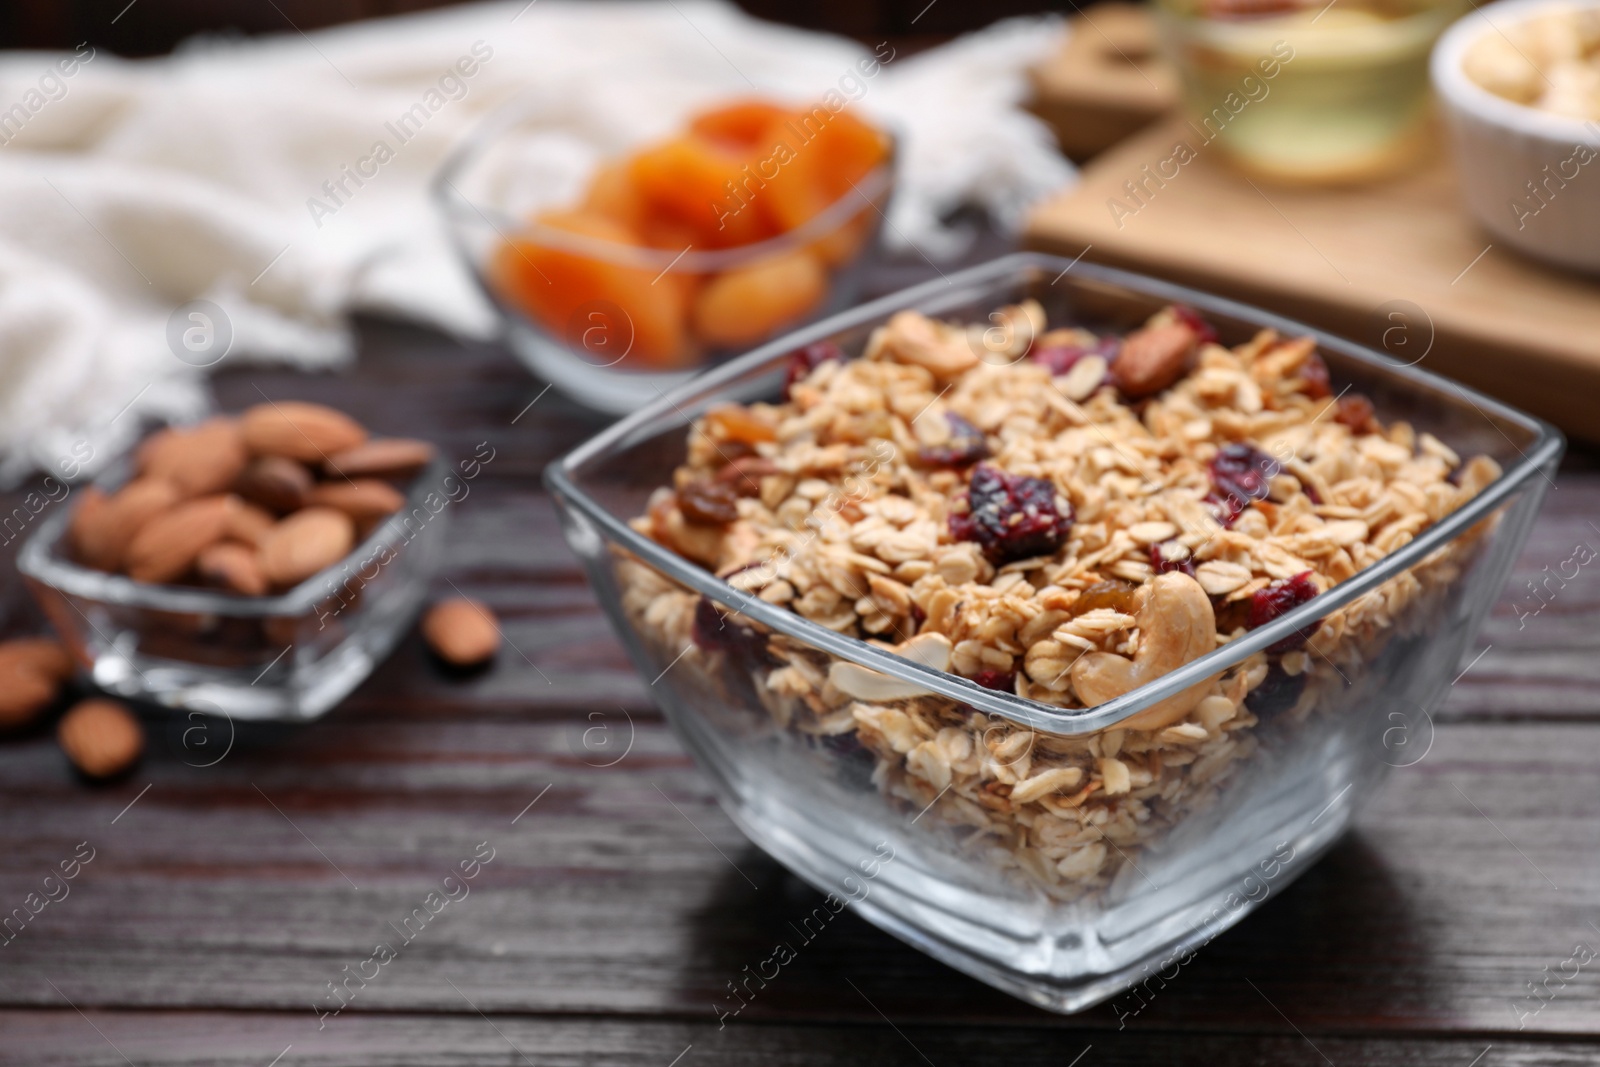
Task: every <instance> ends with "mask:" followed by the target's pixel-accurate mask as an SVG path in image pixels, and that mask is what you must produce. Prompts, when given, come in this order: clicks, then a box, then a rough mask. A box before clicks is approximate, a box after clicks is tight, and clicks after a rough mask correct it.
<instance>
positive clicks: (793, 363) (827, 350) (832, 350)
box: [783, 341, 844, 400]
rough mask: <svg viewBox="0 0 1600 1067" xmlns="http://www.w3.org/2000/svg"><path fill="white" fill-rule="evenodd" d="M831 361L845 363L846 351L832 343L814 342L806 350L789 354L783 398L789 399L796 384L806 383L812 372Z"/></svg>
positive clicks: (800, 349) (798, 349) (798, 350)
mask: <svg viewBox="0 0 1600 1067" xmlns="http://www.w3.org/2000/svg"><path fill="white" fill-rule="evenodd" d="M829 360H838V361H839V362H840V363H843V362H844V350H843V349H841V348H840V347H839V346H838V345H836V344H834V343H833V342H832V341H813V342H812V343H811V344H809V345H806V346H805V347H804V348H797V349H795V350H794V351H793V352H790V353H789V369H788V371H787V373H786V374H785V375H784V379H783V398H784V399H785V400H788V399H789V390H790V389H792V388H794V384H795V383H796V382H800V381H804V380H805V379H806V378H809V377H810V376H811V372H812V371H814V370H816V369H817V368H818V367H820V366H822V365H823V364H824V363H827V362H828V361H829Z"/></svg>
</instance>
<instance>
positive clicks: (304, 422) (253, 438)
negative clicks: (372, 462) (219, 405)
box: [239, 400, 367, 463]
mask: <svg viewBox="0 0 1600 1067" xmlns="http://www.w3.org/2000/svg"><path fill="white" fill-rule="evenodd" d="M239 425H240V428H241V430H242V431H243V433H244V443H245V447H247V448H248V449H249V450H250V452H251V454H252V455H257V456H286V457H288V458H289V459H298V460H300V461H302V462H305V463H323V462H325V461H326V460H327V458H328V457H329V456H332V455H335V454H337V453H340V452H347V451H349V450H350V449H352V448H355V447H356V446H357V445H359V444H361V443H362V442H364V441H366V439H367V431H366V430H365V429H363V428H362V426H361V424H360V423H358V422H356V421H355V420H354V419H352V418H351V417H350V416H348V415H346V414H345V413H344V412H342V411H335V410H334V409H333V408H330V407H326V406H324V405H322V404H307V403H305V402H303V401H299V400H280V401H276V402H269V403H266V404H257V405H256V406H255V407H253V408H250V409H249V410H247V411H246V412H245V413H244V415H243V417H242V418H241V419H240V424H239Z"/></svg>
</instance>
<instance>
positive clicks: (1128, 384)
mask: <svg viewBox="0 0 1600 1067" xmlns="http://www.w3.org/2000/svg"><path fill="white" fill-rule="evenodd" d="M1195 341H1196V337H1195V332H1194V331H1193V330H1191V329H1190V328H1189V327H1188V326H1187V325H1185V324H1184V323H1181V322H1171V323H1167V324H1166V325H1164V326H1146V327H1145V328H1144V329H1142V330H1135V331H1134V332H1133V333H1130V334H1129V335H1128V337H1127V339H1126V340H1125V341H1123V342H1122V350H1121V351H1120V352H1118V353H1117V358H1116V361H1115V362H1114V363H1112V364H1111V375H1112V378H1113V379H1115V381H1116V385H1117V388H1118V389H1119V390H1121V392H1122V395H1123V396H1125V397H1127V398H1128V399H1129V400H1141V399H1143V398H1144V397H1147V396H1154V395H1155V394H1156V393H1159V392H1161V390H1163V389H1165V388H1166V387H1167V386H1169V385H1171V384H1172V383H1173V382H1175V381H1177V380H1178V379H1179V378H1181V377H1183V371H1184V368H1185V367H1186V366H1187V365H1188V363H1189V359H1190V357H1191V356H1193V355H1194V350H1195Z"/></svg>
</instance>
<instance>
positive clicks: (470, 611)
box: [422, 597, 500, 667]
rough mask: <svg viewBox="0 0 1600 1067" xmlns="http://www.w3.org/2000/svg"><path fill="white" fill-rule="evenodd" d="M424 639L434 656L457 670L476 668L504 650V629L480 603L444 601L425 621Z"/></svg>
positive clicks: (423, 623) (423, 621)
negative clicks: (501, 635) (501, 646)
mask: <svg viewBox="0 0 1600 1067" xmlns="http://www.w3.org/2000/svg"><path fill="white" fill-rule="evenodd" d="M422 639H423V640H424V641H426V642H427V645H428V647H429V648H430V649H432V650H433V653H434V655H436V656H438V657H439V658H440V659H442V660H444V661H445V662H446V663H448V664H450V665H451V666H453V667H473V666H477V665H478V664H480V663H486V662H488V661H489V660H490V659H492V658H494V654H495V653H496V652H497V651H499V649H500V626H499V624H498V623H496V622H495V618H494V613H493V612H491V611H490V610H489V608H488V606H487V605H486V604H484V603H483V602H482V601H478V600H469V599H467V598H465V597H458V598H454V599H451V600H441V601H439V603H437V604H435V605H434V606H433V607H431V608H429V609H428V613H427V614H426V615H424V616H423V617H422Z"/></svg>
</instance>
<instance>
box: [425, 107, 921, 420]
mask: <svg viewBox="0 0 1600 1067" xmlns="http://www.w3.org/2000/svg"><path fill="white" fill-rule="evenodd" d="M559 110H560V109H557V111H558V112H559ZM570 121H571V119H570V115H568V116H566V117H564V118H557V117H552V115H551V108H550V101H549V100H547V99H545V98H543V97H542V96H530V97H524V98H521V99H518V100H513V101H512V102H511V103H509V104H507V105H506V106H505V107H503V108H502V109H501V110H499V111H498V112H496V113H495V114H493V115H491V116H490V117H489V118H488V119H487V120H485V122H484V124H483V126H482V127H480V128H479V129H478V130H476V131H475V132H474V134H473V135H472V136H471V137H470V138H469V139H468V140H467V141H466V142H465V143H464V144H463V145H462V146H461V148H459V149H458V150H457V151H456V152H455V153H454V154H453V155H452V156H451V157H450V158H449V159H447V160H446V161H445V163H444V165H443V166H442V167H441V168H440V170H439V173H438V174H437V175H436V176H435V178H434V181H433V186H432V197H433V201H434V204H435V206H436V207H437V208H438V210H439V212H440V213H441V215H442V217H443V219H444V223H445V226H446V227H447V229H448V230H449V233H450V237H451V239H452V242H453V244H454V245H455V247H456V249H457V250H458V251H459V252H460V253H461V256H462V258H463V259H464V261H465V263H466V265H467V268H468V269H469V270H470V271H471V273H472V276H473V277H474V278H475V279H476V280H477V282H478V284H479V286H480V287H481V288H482V290H483V292H484V294H485V295H486V296H487V297H488V298H489V301H490V302H491V303H492V304H493V305H494V307H495V309H496V310H497V311H498V313H499V315H500V318H501V321H502V323H503V325H504V329H505V337H506V341H507V343H508V344H509V345H510V347H511V350H512V351H513V352H514V353H515V354H516V355H517V357H518V358H519V359H521V360H522V362H523V363H524V364H526V365H527V367H528V368H529V369H530V370H532V371H533V372H534V373H535V374H537V375H538V376H539V377H540V378H542V379H543V380H545V381H548V382H550V383H551V384H553V385H554V386H555V387H556V388H557V389H560V390H561V391H562V392H564V393H567V394H568V395H569V396H571V397H573V398H574V399H576V400H578V401H579V402H581V403H583V404H585V405H587V406H589V407H591V408H593V409H595V410H597V411H604V412H607V413H610V414H613V415H621V414H626V413H629V412H632V411H635V410H637V409H638V408H639V407H640V406H642V405H643V404H646V403H648V402H650V401H652V400H655V399H657V398H658V397H659V396H660V395H661V394H662V393H663V392H664V391H666V390H667V389H670V388H673V387H674V386H677V385H679V384H681V383H683V382H684V381H686V380H687V379H688V378H689V377H691V376H692V375H693V373H694V372H695V371H696V370H699V369H701V368H703V367H705V366H708V365H710V364H712V363H716V362H719V361H722V360H725V359H727V358H728V357H730V356H732V355H735V354H739V353H743V352H747V351H749V350H750V349H751V348H754V347H756V346H757V345H759V344H762V343H764V342H765V341H767V340H770V339H771V338H772V337H773V336H776V335H777V334H780V333H785V332H788V331H789V330H791V329H793V328H794V327H795V326H797V325H798V324H800V323H804V322H810V321H814V320H816V319H818V318H820V317H823V316H826V315H830V314H833V313H836V312H838V311H840V310H841V309H843V308H847V307H849V306H850V305H851V304H853V303H854V302H855V299H856V295H857V293H858V292H859V291H860V287H861V277H862V267H863V265H864V263H865V262H866V260H867V259H868V258H869V257H870V256H871V254H872V252H873V250H874V249H875V247H876V245H877V240H878V231H879V229H880V226H881V224H882V220H883V218H884V214H885V212H886V210H887V208H888V204H889V198H890V194H891V193H892V192H893V188H894V168H895V152H894V138H893V137H892V135H888V134H885V136H887V137H888V140H889V145H888V154H887V156H886V157H885V159H884V161H883V162H882V163H881V164H879V165H878V166H877V167H876V168H874V169H873V170H871V171H870V172H869V173H868V174H867V175H866V176H865V177H863V178H862V179H861V180H860V181H858V182H854V183H852V188H851V189H850V190H849V191H848V192H845V193H844V194H843V195H841V196H840V197H839V199H837V200H835V201H834V202H833V203H832V204H830V205H829V206H827V207H826V208H824V209H823V210H821V211H820V212H819V213H817V214H816V215H814V216H813V217H812V218H811V219H810V220H809V221H807V222H805V223H803V224H802V225H800V226H799V227H797V228H795V229H793V230H790V231H788V232H786V233H783V234H780V235H779V236H776V237H772V238H770V239H768V240H764V241H759V242H756V243H753V244H745V245H738V246H736V247H731V248H722V249H708V248H699V247H694V246H693V245H692V244H686V245H685V247H682V248H679V247H669V248H650V247H641V246H638V245H631V244H622V243H618V242H617V241H614V240H606V239H602V238H601V237H599V236H595V235H591V234H584V233H576V232H572V231H569V230H567V229H560V228H557V227H554V226H550V225H547V224H544V223H541V222H538V221H535V220H534V216H535V215H537V214H539V213H541V212H543V211H546V210H551V209H562V208H567V207H570V206H572V205H573V204H574V203H575V202H576V201H577V200H578V199H579V198H580V196H581V193H582V183H583V182H586V181H587V180H588V179H589V177H590V176H591V175H592V174H594V173H595V172H596V170H597V168H599V167H602V166H605V165H606V163H607V162H608V159H610V158H615V157H616V156H617V155H618V154H619V153H620V152H624V151H627V150H630V149H633V148H636V147H638V146H639V145H638V144H635V143H627V142H626V140H623V141H620V142H619V143H616V144H612V145H610V146H609V147H610V152H609V153H608V159H599V158H595V156H594V150H593V149H592V148H587V147H584V146H583V145H582V140H581V139H580V138H578V137H575V136H574V135H573V134H572V133H571V131H569V130H568V129H566V128H565V124H566V123H568V122H570ZM805 132H809V128H808V131H805ZM803 135H804V133H800V134H796V137H797V138H798V137H800V136H803ZM808 147H809V146H808V145H806V144H802V145H801V146H800V148H799V151H800V152H805V151H807V149H808ZM766 162H771V160H768V161H766ZM780 170H781V168H780ZM760 180H761V179H760V176H759V175H757V176H755V177H753V178H749V179H747V181H746V186H745V190H746V195H747V196H748V197H749V199H748V201H747V206H748V205H754V204H756V203H757V201H758V200H759V198H760V197H761V196H762V188H759V187H754V183H756V182H759V181H760ZM730 195H731V194H730ZM731 202H732V201H730V203H731ZM711 209H712V205H711V203H710V202H708V203H707V211H708V212H710V211H711ZM740 210H741V211H742V210H743V208H741V209H740ZM801 253H804V254H805V257H806V258H807V259H808V260H809V261H811V262H816V263H820V264H821V266H822V277H823V279H824V281H823V283H822V288H821V290H820V293H815V292H809V293H802V292H801V291H802V290H809V288H810V287H811V286H812V285H813V284H814V283H815V277H814V275H813V274H811V273H810V272H806V271H802V272H800V277H799V278H798V279H797V278H795V277H794V276H793V275H792V274H785V275H783V276H782V277H784V278H785V279H786V283H785V284H783V285H781V286H778V288H779V289H781V290H782V293H775V292H773V291H772V290H773V287H772V286H770V285H769V286H764V287H763V291H764V292H766V293H767V295H768V296H776V297H781V299H783V300H787V301H790V302H792V303H793V313H792V314H789V315H787V316H786V317H785V318H784V319H783V320H782V321H781V322H777V323H776V324H775V325H774V327H773V328H772V329H769V330H766V331H765V332H764V333H762V334H760V335H757V336H750V337H747V338H745V339H743V340H741V341H740V342H738V343H734V344H723V345H720V346H719V345H710V344H700V343H697V342H695V341H694V340H693V337H692V332H693V331H690V336H687V337H686V339H685V340H684V343H683V344H673V343H669V342H668V341H666V340H664V339H665V338H670V337H672V336H674V335H675V334H676V330H675V327H674V326H673V324H674V323H677V322H679V321H680V320H679V319H678V317H677V316H678V315H679V313H680V312H682V311H683V308H684V307H686V306H688V307H692V306H693V303H694V295H695V294H697V293H703V292H704V291H705V288H706V287H707V285H708V284H709V283H710V282H712V281H714V280H715V279H717V278H719V277H727V276H728V275H729V274H730V272H735V271H743V270H744V269H745V268H749V267H751V266H752V265H757V264H761V263H763V262H767V263H770V262H772V261H776V260H785V261H789V260H792V258H793V257H794V256H796V255H799V254H801ZM528 289H533V290H538V291H548V292H550V293H557V292H560V293H562V294H564V295H561V296H559V297H552V303H553V304H559V305H560V308H561V311H560V313H559V315H558V318H559V321H557V320H555V319H552V317H551V315H552V314H553V313H554V312H553V309H544V310H541V309H540V308H539V307H538V306H536V303H537V301H536V299H532V298H537V297H538V296H539V295H540V292H538V291H536V292H534V293H532V294H531V295H530V294H528V293H527V290H528ZM751 299H752V297H751V296H750V294H749V293H748V292H746V293H745V295H744V296H743V297H742V298H741V302H743V303H746V304H748V303H750V301H751ZM569 305H570V306H569ZM690 318H692V316H690Z"/></svg>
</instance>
